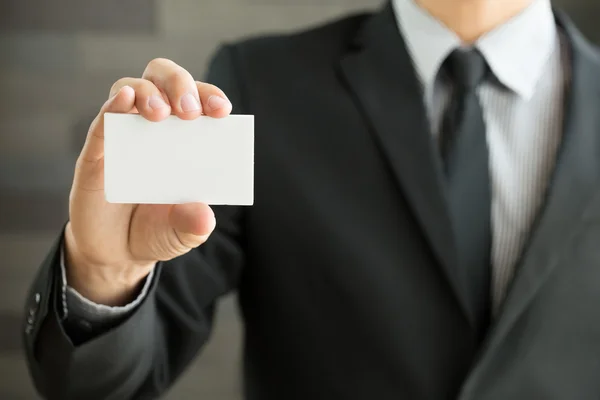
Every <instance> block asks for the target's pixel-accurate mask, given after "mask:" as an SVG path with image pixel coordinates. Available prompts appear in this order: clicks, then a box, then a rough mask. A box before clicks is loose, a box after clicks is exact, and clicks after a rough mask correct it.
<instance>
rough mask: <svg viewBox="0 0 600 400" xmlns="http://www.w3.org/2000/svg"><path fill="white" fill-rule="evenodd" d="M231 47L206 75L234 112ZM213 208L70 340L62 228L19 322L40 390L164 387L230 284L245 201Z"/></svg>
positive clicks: (111, 394) (82, 394)
mask: <svg viewBox="0 0 600 400" xmlns="http://www.w3.org/2000/svg"><path fill="white" fill-rule="evenodd" d="M234 55H235V49H234V48H232V47H229V46H226V47H222V48H221V49H219V51H217V53H216V55H215V56H214V58H213V60H212V62H211V64H210V68H209V74H208V77H207V79H206V81H207V82H209V83H212V84H215V85H217V86H218V87H220V88H221V89H222V90H223V91H224V92H225V93H226V94H227V96H228V98H229V99H230V101H231V102H232V104H233V106H234V109H235V110H236V113H243V112H248V110H247V109H245V107H244V106H243V104H242V100H243V99H242V97H241V94H240V92H239V87H240V86H239V84H238V80H237V74H236V71H235V68H234V64H235V63H234ZM213 210H214V211H215V216H216V220H217V227H216V229H215V231H214V232H213V234H212V235H211V237H210V238H209V239H208V241H207V242H206V243H204V244H203V245H202V246H200V247H198V248H197V249H194V250H192V251H191V252H189V253H188V254H186V255H184V256H181V257H178V258H176V259H174V260H171V261H168V262H161V263H158V264H157V266H156V268H155V270H154V277H153V279H152V282H151V284H150V287H149V289H148V293H147V296H146V297H145V298H144V299H143V300H142V302H141V304H139V306H138V307H137V308H136V309H135V310H134V311H133V312H132V313H131V314H128V315H127V316H126V317H125V319H124V320H123V321H120V322H119V323H118V324H117V325H116V326H114V327H112V328H111V329H109V330H108V331H106V332H104V333H102V334H100V335H91V336H90V337H91V339H89V340H87V341H82V343H73V341H72V340H71V339H70V337H69V335H67V334H66V333H65V330H64V327H63V324H61V320H60V309H61V302H60V296H59V295H57V293H60V291H61V287H62V286H61V285H62V282H61V276H60V249H61V247H62V236H61V238H60V239H59V240H57V242H56V243H55V244H54V246H53V248H52V249H51V251H50V253H49V255H48V256H47V258H46V260H45V261H44V262H43V263H42V265H41V267H40V269H39V272H38V274H37V276H36V278H35V280H34V282H33V284H32V286H31V290H30V293H29V296H28V300H27V306H26V309H25V313H26V315H25V322H24V326H23V337H24V345H25V350H26V353H27V361H28V367H29V370H30V373H31V376H32V378H33V381H34V383H35V386H36V388H37V390H38V392H39V393H40V394H41V395H42V396H43V397H44V398H46V399H52V400H54V399H56V400H71V399H76V400H81V399H86V400H96V399H97V400H126V399H147V398H156V397H158V395H160V394H162V393H163V392H165V390H166V389H167V388H169V386H170V385H171V384H172V383H173V381H174V380H175V379H176V378H177V377H178V376H179V375H180V374H181V373H182V371H183V370H184V369H185V368H186V366H187V365H188V364H189V363H190V361H192V359H193V358H194V357H195V356H196V355H197V353H198V352H199V351H200V349H201V348H202V346H203V345H204V344H205V342H206V340H207V338H208V336H209V333H210V331H211V328H212V321H213V315H214V313H215V303H216V300H217V299H218V298H219V297H221V296H223V295H225V294H226V293H228V292H229V291H231V290H233V289H235V287H236V286H237V282H238V278H239V275H240V272H241V269H242V267H243V264H244V254H243V251H242V248H243V241H244V233H243V225H244V207H231V206H218V207H213ZM88 325H89V323H88ZM85 328H86V327H85V326H82V329H85ZM87 328H88V329H90V330H91V331H93V330H94V327H93V326H91V327H90V326H87Z"/></svg>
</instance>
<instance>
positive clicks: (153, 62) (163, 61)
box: [146, 57, 172, 68]
mask: <svg viewBox="0 0 600 400" xmlns="http://www.w3.org/2000/svg"><path fill="white" fill-rule="evenodd" d="M169 62H172V61H171V60H167V59H166V58H164V57H157V58H153V59H152V60H150V62H148V66H147V67H146V68H154V67H157V66H159V65H165V64H168V63H169Z"/></svg>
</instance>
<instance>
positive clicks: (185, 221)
mask: <svg viewBox="0 0 600 400" xmlns="http://www.w3.org/2000/svg"><path fill="white" fill-rule="evenodd" d="M169 224H170V225H171V227H172V228H173V234H174V235H176V239H177V241H179V242H180V244H181V245H182V246H184V247H186V248H188V249H191V248H194V247H197V246H199V245H201V244H202V243H204V242H205V241H206V240H207V239H208V237H209V236H210V234H211V233H212V231H213V230H214V229H215V226H216V220H215V214H214V212H213V210H212V209H211V208H210V207H209V206H208V205H207V204H204V203H186V204H176V205H174V206H173V207H172V208H171V210H170V212H169Z"/></svg>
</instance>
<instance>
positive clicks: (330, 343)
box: [23, 5, 600, 400]
mask: <svg viewBox="0 0 600 400" xmlns="http://www.w3.org/2000/svg"><path fill="white" fill-rule="evenodd" d="M558 20H559V22H560V24H561V25H562V26H563V28H564V30H565V32H566V34H567V38H568V42H569V46H570V55H571V57H570V59H571V70H572V71H571V72H572V81H571V82H570V84H569V85H568V87H569V89H568V90H569V93H568V96H567V99H568V101H567V102H566V104H565V107H566V120H565V125H564V143H563V144H562V149H561V151H560V154H559V159H558V163H557V168H556V172H555V173H554V175H553V178H552V183H551V186H550V189H549V191H548V194H547V200H546V203H545V206H544V207H543V210H542V211H541V212H540V215H539V218H538V220H537V222H536V225H535V228H534V232H533V234H532V236H531V238H530V241H529V243H528V245H527V247H526V250H525V251H524V253H523V256H522V258H521V259H520V262H519V265H518V273H517V276H516V278H515V280H514V284H513V285H512V287H511V288H510V292H509V294H508V297H507V299H506V302H505V304H504V307H503V310H502V312H501V315H500V316H499V318H498V319H497V320H496V322H495V324H494V326H493V327H492V330H491V332H490V334H489V337H488V338H487V340H486V342H485V343H484V344H483V345H478V344H477V342H476V336H475V330H474V327H473V324H472V318H471V317H470V313H469V311H468V308H467V307H465V304H466V303H465V296H464V291H463V290H462V289H461V287H460V285H459V284H458V279H457V272H456V270H455V266H454V265H453V263H452V261H451V260H452V253H453V249H452V246H451V240H449V238H450V237H451V236H450V231H449V227H448V216H447V210H446V206H445V202H444V196H443V192H442V189H441V185H440V174H439V166H438V159H437V155H436V153H435V151H434V147H433V144H432V138H431V135H430V133H429V132H428V127H429V125H428V123H427V120H426V115H425V110H424V107H423V102H422V96H421V93H420V89H419V85H418V83H417V79H416V76H415V71H414V70H413V68H412V65H411V61H410V59H409V56H408V54H407V51H406V48H405V45H404V43H403V41H402V38H401V36H400V35H399V33H398V29H397V26H396V21H395V20H394V17H393V14H392V10H391V7H390V6H389V5H387V6H386V7H384V8H383V10H380V11H378V12H376V13H374V14H369V15H357V16H352V17H349V18H346V19H343V20H340V21H337V22H333V23H331V24H328V25H326V26H321V27H318V28H314V29H311V30H309V31H306V32H302V33H299V34H294V35H287V36H277V37H264V38H258V39H253V40H248V41H245V42H243V43H238V44H235V45H230V46H225V47H223V48H222V49H221V50H220V51H219V52H218V54H217V55H216V57H215V58H214V61H213V63H212V66H211V68H210V73H209V76H208V79H207V80H208V81H209V82H211V83H214V84H216V85H218V86H220V87H221V88H222V89H223V90H224V91H225V92H226V93H227V94H228V96H229V98H230V99H231V100H232V102H233V105H234V110H235V112H237V113H252V114H255V115H256V158H255V160H256V171H255V172H256V173H255V177H256V189H255V205H254V206H253V207H247V208H242V207H215V211H216V214H217V221H218V226H217V230H216V232H215V233H214V234H213V235H212V237H211V238H210V239H209V241H208V242H207V243H206V244H204V245H203V246H201V247H200V248H198V249H197V250H194V251H192V252H190V253H189V254H187V255H185V256H183V257H180V258H177V259H175V260H172V261H170V262H164V263H161V264H160V265H159V267H158V271H157V275H156V279H155V280H154V282H153V285H152V290H151V292H150V294H149V295H148V297H147V298H146V300H145V301H144V303H143V304H142V305H141V306H140V307H139V308H138V309H137V310H136V311H135V313H133V314H132V315H131V316H130V317H129V318H128V319H127V320H126V321H124V322H122V323H121V324H119V325H118V326H116V327H115V328H113V329H111V330H110V331H108V332H105V333H103V334H101V335H99V336H97V337H96V338H94V339H93V340H89V341H86V342H85V343H83V344H80V345H78V346H73V345H72V344H71V342H70V340H69V339H68V337H67V336H66V335H65V333H64V331H63V329H62V326H61V324H60V322H59V321H58V320H57V312H56V311H57V310H56V307H57V306H56V304H55V298H54V296H52V295H51V294H52V293H56V290H57V287H58V286H57V282H56V279H57V276H58V275H57V271H58V253H57V248H58V247H55V248H54V249H52V252H51V253H50V255H49V256H48V259H47V260H46V261H45V262H44V263H43V265H42V267H41V269H40V272H39V275H38V276H37V278H36V280H35V282H34V284H33V286H32V291H31V294H30V302H29V303H28V309H27V313H28V316H31V315H33V316H34V317H31V318H29V322H26V323H25V325H24V328H23V330H24V337H25V344H26V349H27V354H28V357H29V365H30V368H31V373H32V375H33V378H34V381H35V383H36V385H37V387H38V389H39V390H40V391H41V392H42V393H44V394H45V395H46V396H47V397H48V398H52V399H60V400H69V399H77V400H81V399H86V400H93V399H103V400H105V399H113V400H123V399H146V398H154V397H156V396H157V395H159V394H160V393H162V392H164V391H165V390H166V389H167V388H168V387H169V385H170V384H171V383H172V382H173V381H174V380H175V379H176V378H177V377H178V375H179V374H180V373H181V372H182V371H183V370H184V368H185V367H186V365H187V364H188V363H189V362H190V360H192V358H193V357H194V356H195V355H196V354H197V352H198V351H199V350H200V349H201V348H202V346H203V344H204V343H205V342H206V340H207V338H208V336H209V332H210V330H211V321H212V317H213V314H214V312H215V302H216V300H217V299H218V298H219V297H220V296H222V295H224V294H226V293H228V292H230V291H231V290H237V291H238V294H239V304H240V309H241V313H242V316H243V320H244V324H245V331H244V340H245V342H244V358H243V370H244V378H245V379H244V382H245V385H244V390H245V394H246V398H247V399H249V400H271V399H273V400H283V399H285V400H294V399H298V400H307V399H311V400H316V399H327V400H332V399H344V400H354V399H356V400H359V399H360V400H363V399H377V400H388V399H389V400H398V399H411V400H439V399H460V400H508V399H511V400H532V399H545V400H575V399H576V400H586V399H598V398H600V310H599V306H600V246H599V242H600V197H599V196H600V191H599V183H600V113H599V105H600V102H599V100H600V80H599V79H598V78H599V76H600V74H599V73H600V55H599V53H598V52H597V51H596V50H595V49H594V48H593V47H592V46H591V45H590V44H589V43H587V42H586V40H585V39H584V38H583V37H582V36H581V35H580V33H579V32H578V31H577V30H576V29H575V28H574V27H573V26H572V24H571V23H570V22H569V21H568V19H567V18H565V17H564V16H562V17H561V16H559V17H558ZM59 245H60V241H59V242H57V245H56V246H59ZM36 295H37V296H36ZM30 311H31V313H32V314H31V313H30Z"/></svg>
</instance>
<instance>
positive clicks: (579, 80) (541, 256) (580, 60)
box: [480, 14, 600, 367]
mask: <svg viewBox="0 0 600 400" xmlns="http://www.w3.org/2000/svg"><path fill="white" fill-rule="evenodd" d="M557 19H558V22H559V25H560V26H562V27H563V29H564V31H565V32H566V36H567V40H568V43H569V47H570V62H571V68H570V72H571V80H570V84H569V85H568V93H567V96H566V104H565V120H564V131H563V143H562V146H561V150H560V151H559V154H558V158H557V163H556V168H555V172H554V175H553V178H552V182H551V184H550V187H549V189H548V193H547V197H546V203H545V206H544V209H543V210H542V211H541V212H540V215H539V217H538V220H537V223H536V225H535V227H534V230H533V234H532V236H531V238H530V242H529V245H528V246H527V248H526V250H525V251H524V254H523V257H522V259H521V262H520V263H519V265H518V266H517V268H518V269H517V271H518V272H517V274H516V277H515V280H514V282H513V285H512V287H511V288H510V291H509V293H508V296H507V298H506V300H505V303H504V306H503V309H502V312H501V315H500V317H499V319H498V321H497V325H496V327H495V329H494V330H493V331H492V333H491V335H490V338H489V340H488V344H487V351H485V352H484V353H483V354H484V360H482V364H483V363H484V361H486V360H487V361H489V360H490V359H491V358H492V357H493V354H494V353H495V350H496V349H497V348H498V346H499V345H500V344H501V342H502V340H503V339H504V338H505V336H506V334H507V333H508V332H509V331H510V329H511V327H512V326H513V325H514V324H515V322H516V321H517V319H518V318H519V317H520V316H521V315H522V313H523V312H524V311H525V310H526V308H527V306H528V305H529V304H530V303H531V301H532V300H533V299H534V298H535V296H536V294H537V293H538V291H539V290H540V288H541V287H542V286H543V284H544V282H545V281H546V279H547V278H548V276H549V275H550V274H551V272H552V271H553V269H554V268H555V267H556V266H557V264H558V261H559V260H558V259H559V255H560V252H561V250H562V248H563V247H562V245H563V244H564V243H565V242H566V238H567V236H568V235H569V233H570V232H572V231H573V230H574V229H576V226H577V224H579V223H581V217H582V213H583V212H584V210H585V208H586V206H587V205H588V204H589V203H590V201H591V200H592V198H593V197H594V195H595V193H597V192H598V188H599V186H600V113H599V109H600V82H599V81H598V76H599V75H600V61H599V58H598V55H597V52H596V50H595V49H593V48H592V46H591V45H590V44H589V43H587V42H586V40H585V39H584V38H583V37H582V35H581V34H580V33H579V32H578V31H577V30H576V28H575V27H574V26H573V25H572V23H571V22H570V21H569V20H568V19H567V18H566V16H564V15H562V14H557ZM486 358H487V359H486ZM481 366H483V365H481ZM481 366H480V367H481Z"/></svg>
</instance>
